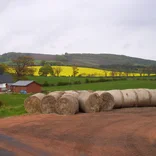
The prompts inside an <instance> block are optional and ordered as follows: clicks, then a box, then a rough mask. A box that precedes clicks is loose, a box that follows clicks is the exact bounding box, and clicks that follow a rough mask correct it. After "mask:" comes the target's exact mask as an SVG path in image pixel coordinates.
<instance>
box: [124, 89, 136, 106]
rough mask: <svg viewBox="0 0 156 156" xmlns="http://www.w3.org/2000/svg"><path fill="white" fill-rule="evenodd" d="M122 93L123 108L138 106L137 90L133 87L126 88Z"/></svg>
mask: <svg viewBox="0 0 156 156" xmlns="http://www.w3.org/2000/svg"><path fill="white" fill-rule="evenodd" d="M121 92H122V94H123V99H124V102H123V105H122V107H123V108H126V107H134V106H137V103H138V97H137V94H136V92H135V91H134V90H133V89H125V90H121Z"/></svg>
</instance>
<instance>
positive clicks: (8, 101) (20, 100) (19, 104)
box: [0, 80, 156, 117]
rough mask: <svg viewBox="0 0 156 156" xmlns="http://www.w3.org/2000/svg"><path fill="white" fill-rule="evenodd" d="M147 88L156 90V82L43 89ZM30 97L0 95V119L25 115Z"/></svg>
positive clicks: (124, 82)
mask: <svg viewBox="0 0 156 156" xmlns="http://www.w3.org/2000/svg"><path fill="white" fill-rule="evenodd" d="M130 88H149V89H156V81H155V80H153V81H151V80H120V81H110V82H100V83H88V84H77V85H67V86H50V87H43V88H42V89H43V90H44V91H55V90H111V89H130ZM28 96H30V95H22V94H0V101H2V103H4V106H2V107H0V117H7V116H16V115H22V114H26V112H25V110H24V100H25V99H26V98H27V97H28Z"/></svg>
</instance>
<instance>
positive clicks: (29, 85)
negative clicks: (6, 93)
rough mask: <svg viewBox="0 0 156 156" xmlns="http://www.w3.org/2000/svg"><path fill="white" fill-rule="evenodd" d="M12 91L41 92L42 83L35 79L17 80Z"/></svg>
mask: <svg viewBox="0 0 156 156" xmlns="http://www.w3.org/2000/svg"><path fill="white" fill-rule="evenodd" d="M10 89H11V91H12V92H15V93H20V92H21V91H22V90H24V91H26V92H27V93H39V92H41V85H40V84H38V83H36V82H35V81H17V82H16V83H13V84H12V85H11V88H10Z"/></svg>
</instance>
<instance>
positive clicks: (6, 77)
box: [0, 74, 13, 92]
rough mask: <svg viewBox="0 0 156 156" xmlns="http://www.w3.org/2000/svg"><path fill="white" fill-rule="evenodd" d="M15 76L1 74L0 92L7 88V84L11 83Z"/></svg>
mask: <svg viewBox="0 0 156 156" xmlns="http://www.w3.org/2000/svg"><path fill="white" fill-rule="evenodd" d="M12 82H13V78H12V76H11V75H5V74H4V75H0V92H2V91H6V90H7V84H11V83H12Z"/></svg>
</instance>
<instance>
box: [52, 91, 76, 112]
mask: <svg viewBox="0 0 156 156" xmlns="http://www.w3.org/2000/svg"><path fill="white" fill-rule="evenodd" d="M55 108H56V112H57V113H58V114H61V115H73V114H76V113H78V112H79V102H78V98H77V97H76V94H75V93H73V94H72V93H65V94H63V95H62V97H61V98H60V99H59V100H58V101H57V103H56V107H55Z"/></svg>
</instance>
